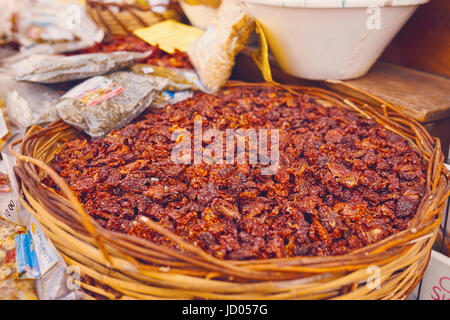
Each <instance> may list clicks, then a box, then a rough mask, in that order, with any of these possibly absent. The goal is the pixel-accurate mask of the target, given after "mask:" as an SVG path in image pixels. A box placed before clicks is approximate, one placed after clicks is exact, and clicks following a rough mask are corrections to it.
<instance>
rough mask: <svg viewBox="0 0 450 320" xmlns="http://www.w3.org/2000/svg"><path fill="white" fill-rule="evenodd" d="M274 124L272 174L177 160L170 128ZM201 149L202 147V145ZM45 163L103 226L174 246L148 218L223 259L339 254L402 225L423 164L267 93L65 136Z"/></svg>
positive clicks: (377, 129)
mask: <svg viewBox="0 0 450 320" xmlns="http://www.w3.org/2000/svg"><path fill="white" fill-rule="evenodd" d="M194 118H195V119H197V120H198V119H202V122H203V130H206V129H207V128H212V127H215V128H217V129H219V130H223V131H225V130H226V129H227V128H243V129H245V128H255V129H258V128H272V129H279V132H280V142H279V148H280V168H279V169H278V171H277V172H276V174H275V175H261V174H260V169H261V168H262V166H263V165H261V164H256V165H248V164H240V165H227V164H223V165H219V164H211V165H208V164H205V163H203V164H197V165H194V164H192V165H183V164H174V163H172V161H171V152H172V149H173V147H174V146H175V145H176V143H177V142H176V141H172V140H171V132H172V131H173V129H174V128H186V129H187V130H190V132H191V133H192V132H193V121H194ZM205 145H206V144H205ZM52 166H53V168H54V169H55V170H56V171H57V172H58V173H59V174H60V175H61V176H62V177H64V178H65V180H66V181H67V183H68V184H69V185H70V186H71V188H72V189H73V190H74V192H75V193H76V195H77V196H78V198H79V199H80V201H81V202H82V204H83V205H84V207H85V209H86V211H87V212H88V213H89V214H90V215H92V216H93V217H95V218H96V220H97V221H98V222H99V223H100V224H101V225H102V226H103V227H105V228H107V229H110V230H114V231H119V232H124V233H128V234H132V235H136V236H138V237H142V238H146V239H149V240H151V241H154V242H156V243H164V244H165V245H168V246H171V245H172V244H171V243H169V242H168V240H167V241H166V240H164V239H162V238H161V236H160V235H158V234H156V233H155V232H153V231H151V230H150V229H149V228H148V227H146V226H145V225H142V224H141V223H139V222H137V219H138V217H139V216H140V215H143V216H147V217H149V218H151V219H153V220H154V221H157V222H159V223H160V224H161V225H162V226H164V227H165V228H167V229H169V230H170V231H172V232H174V233H176V234H178V235H180V236H181V237H183V238H184V239H186V240H188V241H190V242H191V243H194V244H195V245H197V246H198V247H201V248H202V249H204V250H205V251H207V252H209V253H210V254H212V255H214V256H216V257H219V258H223V259H265V258H273V257H288V256H299V255H306V256H318V255H339V254H343V253H347V252H349V251H351V250H353V249H356V248H361V247H363V246H366V245H368V244H371V243H374V242H376V241H379V240H381V239H383V238H385V237H387V236H389V235H391V234H393V233H396V232H398V231H399V230H402V229H405V228H406V226H407V223H408V221H409V220H410V219H411V218H412V217H413V216H414V214H415V212H416V210H417V208H418V205H419V202H420V200H421V198H422V197H423V195H424V185H425V180H426V174H425V172H426V167H425V164H424V163H423V161H422V160H421V157H420V156H419V155H418V154H417V153H416V152H415V151H414V150H413V149H412V148H411V147H410V146H409V145H408V144H407V142H406V141H405V139H403V138H402V137H400V136H399V135H397V134H395V133H393V132H391V131H389V130H387V129H385V128H384V127H383V126H382V125H380V124H377V123H376V122H375V121H373V120H369V119H365V118H362V117H359V116H358V115H356V114H354V113H352V112H350V111H348V110H345V109H343V108H338V107H324V106H321V105H319V104H318V103H316V102H314V101H313V100H312V99H310V98H309V97H308V96H307V95H303V96H300V97H297V96H293V95H291V94H289V93H285V92H281V91H276V90H275V89H258V88H230V89H225V90H222V91H220V92H219V93H218V94H217V95H208V94H204V93H200V92H197V93H196V94H195V96H194V97H193V98H191V99H189V100H186V101H184V102H180V103H178V104H175V105H172V106H168V107H166V108H165V109H163V110H149V111H148V112H147V113H146V114H145V115H143V116H142V117H141V118H140V119H138V120H136V121H135V122H134V123H132V124H129V125H127V126H125V127H124V128H123V129H121V130H118V131H114V132H112V133H111V134H109V135H108V136H107V137H105V138H104V139H102V140H97V141H91V140H89V139H88V138H87V137H82V138H79V139H76V140H72V141H69V142H68V144H67V147H66V148H65V149H64V150H63V151H61V153H59V154H58V155H57V156H56V158H55V160H54V162H53V163H52Z"/></svg>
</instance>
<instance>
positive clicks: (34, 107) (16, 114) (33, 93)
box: [0, 75, 62, 133]
mask: <svg viewBox="0 0 450 320" xmlns="http://www.w3.org/2000/svg"><path fill="white" fill-rule="evenodd" d="M0 87H1V89H0V97H3V98H2V100H3V103H4V104H5V107H6V112H7V115H8V119H9V121H10V122H11V123H12V125H14V126H15V127H17V128H18V129H22V130H23V131H24V130H26V129H27V128H28V127H29V126H31V125H33V124H40V123H43V122H50V121H53V120H56V118H57V114H56V113H55V112H53V113H52V112H51V110H50V109H51V106H52V105H53V104H55V103H56V101H58V99H59V98H60V97H61V96H62V92H59V91H57V90H55V89H53V88H52V87H50V86H48V85H42V84H36V83H35V84H33V83H27V82H18V81H14V80H13V79H12V78H10V77H7V76H2V75H0ZM23 133H24V132H23Z"/></svg>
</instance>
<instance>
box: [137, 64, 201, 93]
mask: <svg viewBox="0 0 450 320" xmlns="http://www.w3.org/2000/svg"><path fill="white" fill-rule="evenodd" d="M131 70H132V71H133V72H134V73H136V74H139V75H144V76H147V77H160V78H166V79H167V80H168V82H167V86H166V87H165V88H164V90H168V91H184V90H201V91H204V92H206V93H209V91H208V89H207V88H206V87H205V86H204V85H203V83H202V82H201V81H200V78H199V76H198V74H197V73H196V72H195V71H194V70H189V69H181V68H166V67H161V66H154V65H147V64H141V63H137V64H135V65H133V66H131Z"/></svg>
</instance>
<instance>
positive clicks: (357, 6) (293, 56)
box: [243, 0, 429, 80]
mask: <svg viewBox="0 0 450 320" xmlns="http://www.w3.org/2000/svg"><path fill="white" fill-rule="evenodd" d="M243 1H244V3H245V5H246V7H247V10H248V11H249V13H250V14H252V15H253V16H254V17H255V18H256V19H258V21H259V22H260V23H261V24H262V27H263V29H264V32H265V34H266V36H267V40H268V42H269V47H270V49H271V51H272V53H273V54H274V56H275V59H276V60H277V62H278V64H279V65H280V67H281V68H282V69H283V70H284V71H285V72H286V73H288V74H290V75H293V76H296V77H300V78H305V79H310V80H330V79H334V80H345V79H352V78H358V77H361V76H363V75H364V74H366V73H367V71H369V69H370V67H372V65H373V64H374V63H375V61H376V60H377V59H378V57H379V56H380V55H381V54H382V52H383V51H384V49H385V48H386V47H387V45H388V44H389V43H390V42H391V40H392V39H393V38H394V36H395V35H396V34H397V33H398V31H399V30H400V29H401V27H402V26H403V25H404V24H405V23H406V21H408V19H409V18H410V17H411V15H412V14H413V13H414V11H415V10H416V9H417V7H418V6H419V5H420V4H423V3H426V2H428V1H429V0H243ZM378 14H379V17H380V19H379V22H380V24H379V26H380V29H377V28H376V27H377V25H376V23H374V22H375V21H376V19H375V18H376V16H377V15H378Z"/></svg>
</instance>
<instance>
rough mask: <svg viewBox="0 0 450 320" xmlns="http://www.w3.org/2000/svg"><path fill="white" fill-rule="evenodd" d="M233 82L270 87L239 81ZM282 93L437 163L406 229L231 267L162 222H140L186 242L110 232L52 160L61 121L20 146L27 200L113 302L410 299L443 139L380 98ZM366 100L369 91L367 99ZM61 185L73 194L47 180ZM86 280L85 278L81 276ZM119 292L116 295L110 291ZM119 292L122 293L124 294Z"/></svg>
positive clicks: (438, 185) (443, 185) (432, 226)
mask: <svg viewBox="0 0 450 320" xmlns="http://www.w3.org/2000/svg"><path fill="white" fill-rule="evenodd" d="M228 86H271V84H267V83H264V84H261V83H259V84H248V83H241V82H230V83H229V84H228ZM280 90H288V91H290V92H293V93H307V94H308V95H309V96H310V97H312V98H313V99H315V100H316V101H317V102H319V103H322V104H324V105H326V104H328V105H329V104H332V105H335V106H340V107H343V108H347V109H350V110H353V111H354V112H356V113H358V114H360V115H361V116H363V117H370V118H373V119H375V120H376V121H378V122H380V123H382V124H383V125H384V126H385V127H387V128H389V129H390V130H392V131H395V132H396V133H398V134H400V135H402V136H403V137H404V138H405V139H407V140H408V141H409V143H410V145H411V146H412V147H413V148H415V149H416V150H417V151H418V152H419V153H420V154H421V155H422V157H423V159H424V161H426V163H427V164H428V174H427V182H426V194H425V196H424V197H423V199H422V201H421V203H420V205H419V208H418V211H417V213H416V215H415V216H414V218H413V219H412V220H411V221H410V223H409V225H408V228H407V229H406V230H403V231H400V232H398V233H396V234H394V235H391V236H390V237H388V238H385V239H383V240H381V241H379V242H377V243H374V244H372V245H369V246H367V247H364V248H361V249H358V250H355V251H352V252H350V253H348V254H345V255H341V256H328V257H291V258H282V259H268V260H258V261H228V260H227V261H224V260H220V259H217V258H215V257H213V256H211V255H208V254H207V253H205V252H204V251H202V250H200V249H199V248H197V247H195V246H194V245H192V244H190V243H187V242H185V241H184V240H183V239H181V238H180V237H178V236H177V235H175V234H173V233H171V232H169V231H168V230H166V229H164V228H163V227H161V226H160V225H158V224H157V223H155V222H153V221H151V220H149V219H146V218H143V219H141V221H140V222H141V223H143V224H146V225H147V226H148V227H150V228H152V229H153V230H155V231H157V232H159V233H160V234H162V235H164V236H165V237H167V238H168V239H170V240H172V241H174V242H175V243H176V244H177V247H178V249H169V248H167V247H164V246H160V245H157V244H155V243H151V242H149V241H147V240H144V239H141V238H137V237H134V236H130V235H127V234H121V233H117V232H113V231H109V230H106V229H104V228H102V227H100V226H99V225H98V224H97V222H96V221H95V220H94V219H93V218H92V217H90V216H89V215H88V214H87V213H86V212H85V211H84V209H83V208H82V206H81V204H80V203H79V202H78V200H77V199H76V197H75V196H74V195H73V194H72V192H71V191H70V188H69V187H68V186H67V184H66V183H65V182H64V180H63V179H62V178H61V177H60V176H58V174H57V173H56V172H55V171H53V170H52V169H51V168H50V167H49V165H48V164H49V163H50V162H51V161H52V159H53V158H54V156H55V154H56V153H58V151H59V150H61V148H63V147H64V142H65V139H71V138H74V137H76V136H77V135H79V133H80V132H79V131H78V130H77V129H75V128H73V127H70V126H69V125H67V124H65V123H64V122H62V121H60V120H59V121H56V122H54V123H52V124H51V125H49V126H48V127H46V128H41V127H39V126H34V127H32V128H31V129H30V130H29V132H28V133H27V135H26V136H25V138H24V139H23V140H21V141H18V142H16V143H15V144H14V145H17V144H20V150H19V152H15V151H14V150H13V148H12V146H11V148H10V150H11V152H12V153H13V154H15V156H16V157H17V158H18V162H17V166H16V167H15V172H16V174H17V176H18V177H19V182H20V183H19V184H20V198H21V202H22V204H23V205H24V206H25V208H26V209H28V210H29V211H30V212H32V213H33V215H34V216H35V217H36V219H37V220H38V221H39V223H40V224H41V226H42V228H43V229H44V231H45V232H46V234H47V235H48V237H49V238H50V239H51V240H52V241H53V243H54V244H55V246H56V247H57V248H58V250H59V251H60V253H61V255H62V256H63V257H64V259H65V261H66V262H67V263H68V264H69V265H74V266H77V267H78V268H79V270H80V271H81V274H82V275H83V276H87V277H89V278H91V279H94V280H95V284H94V285H93V284H92V282H91V283H87V282H84V281H83V280H81V281H79V282H78V284H79V285H80V286H81V287H83V288H84V289H87V290H89V291H90V292H93V293H95V294H99V295H102V296H104V297H106V298H110V299H116V298H121V299H126V298H132V299H161V298H162V299H174V298H175V299H197V298H201V299H404V298H406V297H407V296H408V295H409V293H410V292H411V291H412V290H413V289H414V287H415V286H416V285H417V284H418V282H419V281H420V279H421V278H422V276H423V273H424V271H425V269H426V267H427V264H428V260H429V257H430V253H431V248H432V245H433V243H434V240H435V238H436V235H437V230H438V228H439V223H440V218H441V216H440V215H441V212H442V210H443V208H444V206H445V201H446V199H447V197H448V195H449V185H448V177H449V172H448V171H447V170H446V169H445V167H444V166H443V155H442V151H441V147H440V141H439V139H437V138H433V137H431V136H430V135H429V134H428V132H427V131H426V130H425V129H424V127H423V126H422V125H421V124H419V123H418V122H417V121H415V120H413V119H411V118H410V117H408V116H406V115H404V114H403V113H401V112H400V111H399V110H397V109H396V108H395V107H393V106H392V105H390V104H388V103H387V102H385V101H382V100H379V99H377V98H376V97H369V98H370V99H369V100H371V101H372V102H373V103H371V104H368V103H365V102H362V101H361V100H357V99H355V98H352V97H350V96H344V95H341V94H337V93H335V92H333V91H329V90H325V89H319V88H313V87H298V86H282V87H281V88H280ZM360 95H362V96H364V95H365V94H364V93H360ZM44 177H48V178H51V179H53V181H54V182H55V183H56V184H57V185H58V186H59V188H60V190H61V192H62V193H63V194H64V196H61V195H59V194H57V193H56V192H55V191H54V190H53V189H50V188H48V187H47V186H46V185H44V184H43V183H42V182H41V181H42V179H43V178H44ZM369 266H377V267H378V268H379V269H378V270H379V275H380V276H381V278H380V281H381V283H380V286H379V288H373V287H371V286H370V285H368V281H370V279H369V277H370V276H371V273H370V272H368V267H369ZM82 279H83V278H82ZM105 286H107V287H110V288H112V289H113V290H114V291H115V292H116V294H113V293H112V292H111V291H108V290H105ZM117 293H119V296H118V295H117Z"/></svg>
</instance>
